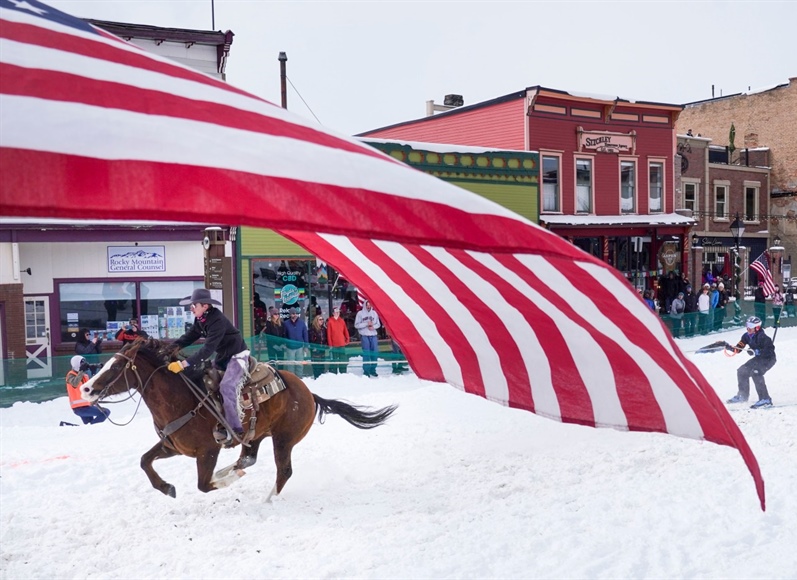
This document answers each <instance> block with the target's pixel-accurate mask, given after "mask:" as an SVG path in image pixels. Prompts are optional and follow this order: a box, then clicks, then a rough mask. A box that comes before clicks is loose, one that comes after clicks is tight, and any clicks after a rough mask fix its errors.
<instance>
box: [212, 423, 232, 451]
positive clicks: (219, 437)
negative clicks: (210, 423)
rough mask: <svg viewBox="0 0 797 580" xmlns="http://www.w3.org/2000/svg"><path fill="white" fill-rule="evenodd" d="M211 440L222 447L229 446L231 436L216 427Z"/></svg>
mask: <svg viewBox="0 0 797 580" xmlns="http://www.w3.org/2000/svg"><path fill="white" fill-rule="evenodd" d="M213 439H215V440H216V443H218V444H219V445H223V446H224V447H227V446H229V445H230V444H232V442H233V439H232V436H231V435H230V434H229V433H228V432H227V429H225V428H224V427H216V428H215V429H214V430H213Z"/></svg>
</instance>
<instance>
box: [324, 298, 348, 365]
mask: <svg viewBox="0 0 797 580" xmlns="http://www.w3.org/2000/svg"><path fill="white" fill-rule="evenodd" d="M349 342H351V337H350V335H349V328H348V325H347V324H346V321H345V320H343V318H341V317H340V308H338V307H335V308H333V309H332V318H330V319H329V320H327V344H328V345H329V346H330V347H331V349H332V350H331V354H332V360H333V364H331V365H330V366H329V370H330V371H332V372H333V373H340V374H345V373H346V361H348V356H347V355H346V346H348V344H349Z"/></svg>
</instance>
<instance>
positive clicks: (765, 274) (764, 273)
mask: <svg viewBox="0 0 797 580" xmlns="http://www.w3.org/2000/svg"><path fill="white" fill-rule="evenodd" d="M750 267H751V268H752V269H753V270H755V271H756V273H757V274H758V281H759V283H761V284H763V285H764V294H766V295H767V296H771V295H772V294H774V293H775V281H774V280H772V271H771V270H770V269H769V252H767V251H764V253H763V254H761V255H760V256H758V257H757V258H756V259H755V260H753V262H752V263H751V264H750Z"/></svg>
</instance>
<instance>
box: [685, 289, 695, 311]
mask: <svg viewBox="0 0 797 580" xmlns="http://www.w3.org/2000/svg"><path fill="white" fill-rule="evenodd" d="M684 304H685V307H684V312H697V294H693V293H691V292H690V293H689V294H685V295H684Z"/></svg>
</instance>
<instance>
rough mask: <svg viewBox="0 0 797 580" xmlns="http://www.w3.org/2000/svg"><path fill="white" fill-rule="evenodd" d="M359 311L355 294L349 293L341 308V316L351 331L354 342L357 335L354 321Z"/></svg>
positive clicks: (350, 334)
mask: <svg viewBox="0 0 797 580" xmlns="http://www.w3.org/2000/svg"><path fill="white" fill-rule="evenodd" d="M359 310H360V307H359V305H358V304H357V299H356V298H355V297H354V293H353V292H347V293H346V299H345V300H344V301H343V304H341V306H340V316H341V317H342V318H343V320H344V321H345V322H346V326H347V327H348V329H349V336H350V337H352V340H354V338H355V336H356V333H357V329H356V328H354V319H355V318H356V317H357V312H358V311H359Z"/></svg>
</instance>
